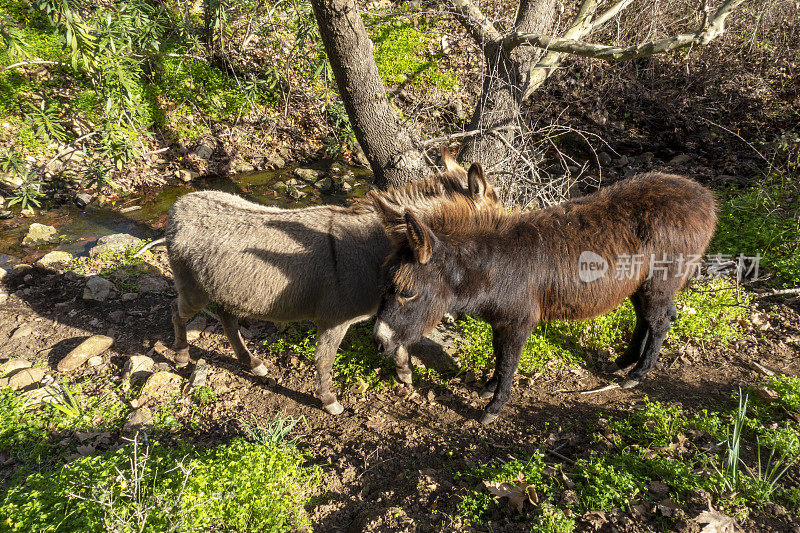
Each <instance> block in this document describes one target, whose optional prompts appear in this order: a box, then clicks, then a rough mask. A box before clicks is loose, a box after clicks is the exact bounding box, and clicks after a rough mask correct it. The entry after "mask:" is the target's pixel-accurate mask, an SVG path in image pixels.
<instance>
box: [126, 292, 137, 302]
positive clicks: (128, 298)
mask: <svg viewBox="0 0 800 533" xmlns="http://www.w3.org/2000/svg"><path fill="white" fill-rule="evenodd" d="M138 297H139V295H138V294H136V293H135V292H126V293H125V294H123V295H122V301H123V302H130V301H132V300H135V299H136V298H138Z"/></svg>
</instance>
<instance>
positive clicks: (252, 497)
mask: <svg viewBox="0 0 800 533" xmlns="http://www.w3.org/2000/svg"><path fill="white" fill-rule="evenodd" d="M320 479H321V475H320V471H319V470H318V469H317V468H316V467H309V466H305V458H304V457H303V455H302V454H301V453H300V452H299V451H298V450H297V448H295V447H294V446H287V445H277V446H264V445H258V444H253V443H250V442H246V441H242V440H236V441H233V442H232V443H230V444H226V445H222V446H217V447H214V448H207V449H201V448H189V447H186V448H169V447H167V446H164V445H161V444H160V443H158V442H153V443H151V444H150V446H149V449H147V450H145V449H143V447H142V446H141V445H139V449H137V450H134V446H133V445H127V446H125V447H123V448H121V449H119V450H116V451H110V452H106V453H103V454H99V455H96V456H92V457H85V458H82V459H78V460H76V461H73V462H72V463H69V464H65V465H63V466H62V467H61V468H60V469H58V470H56V471H54V472H50V473H48V474H34V475H32V476H30V477H28V479H27V480H26V482H25V484H24V485H17V486H14V487H12V488H11V489H10V490H9V491H8V493H7V495H6V496H5V498H4V499H3V500H2V503H1V504H0V517H2V518H0V519H2V520H3V526H4V527H3V528H4V529H5V530H7V531H42V532H57V531H64V532H68V531H105V530H111V529H113V530H118V531H123V530H124V531H128V530H136V531H153V532H155V531H166V530H168V529H169V528H171V527H176V526H177V528H178V529H179V530H181V531H198V530H210V529H214V530H222V531H242V532H244V531H286V530H290V529H294V530H297V529H302V528H304V527H307V526H308V525H309V521H308V516H307V514H306V512H305V509H304V507H305V505H307V503H308V501H309V499H310V497H311V496H312V495H313V494H314V493H315V491H316V489H317V487H318V485H319V482H320Z"/></svg>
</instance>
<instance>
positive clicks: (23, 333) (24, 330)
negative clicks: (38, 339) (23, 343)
mask: <svg viewBox="0 0 800 533" xmlns="http://www.w3.org/2000/svg"><path fill="white" fill-rule="evenodd" d="M31 333H33V328H32V327H31V326H30V325H28V324H22V325H21V326H19V327H18V328H17V329H15V330H14V333H12V334H11V340H12V341H13V340H18V339H21V338H23V337H29V336H30V335H31Z"/></svg>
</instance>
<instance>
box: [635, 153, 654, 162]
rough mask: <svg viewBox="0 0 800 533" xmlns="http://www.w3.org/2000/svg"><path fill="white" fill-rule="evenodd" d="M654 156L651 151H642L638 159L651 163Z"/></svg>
mask: <svg viewBox="0 0 800 533" xmlns="http://www.w3.org/2000/svg"><path fill="white" fill-rule="evenodd" d="M654 158H655V154H653V152H642V153H641V154H640V155H639V157H638V160H639V162H640V163H652V162H653V159H654Z"/></svg>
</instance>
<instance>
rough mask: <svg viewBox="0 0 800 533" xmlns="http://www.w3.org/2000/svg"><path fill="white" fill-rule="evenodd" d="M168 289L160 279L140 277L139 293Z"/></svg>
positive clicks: (163, 280) (156, 277)
mask: <svg viewBox="0 0 800 533" xmlns="http://www.w3.org/2000/svg"><path fill="white" fill-rule="evenodd" d="M168 288H169V283H168V282H167V280H165V279H164V278H162V277H158V276H142V277H140V278H139V292H162V291H165V290H167V289H168Z"/></svg>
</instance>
